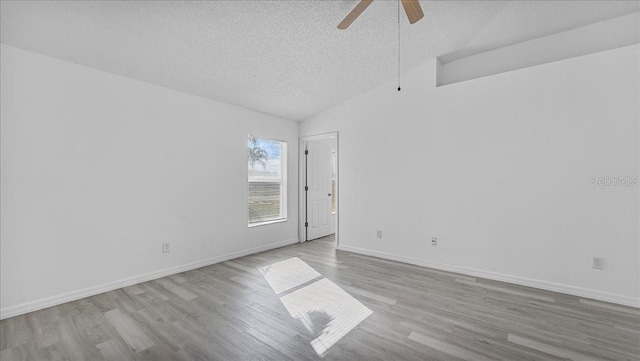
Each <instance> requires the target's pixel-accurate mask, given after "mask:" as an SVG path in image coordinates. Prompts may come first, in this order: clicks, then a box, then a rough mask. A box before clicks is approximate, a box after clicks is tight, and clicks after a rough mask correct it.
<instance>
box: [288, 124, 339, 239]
mask: <svg viewBox="0 0 640 361" xmlns="http://www.w3.org/2000/svg"><path fill="white" fill-rule="evenodd" d="M325 139H335V140H336V220H335V222H336V225H335V226H336V233H335V247H336V248H338V245H339V244H340V236H339V235H340V135H339V134H338V132H329V133H323V134H317V135H310V136H306V137H300V138H299V140H298V150H299V154H298V160H299V161H298V170H299V171H298V184H299V186H298V200H299V202H298V220H299V222H298V240H299V241H300V242H306V241H307V240H306V238H305V236H306V234H305V227H304V221H305V218H306V217H305V216H306V212H307V209H306V208H305V191H304V184H305V177H306V172H305V171H306V167H305V162H306V157H305V154H304V151H305V149H306V145H307V143H308V142H312V141H317V140H325Z"/></svg>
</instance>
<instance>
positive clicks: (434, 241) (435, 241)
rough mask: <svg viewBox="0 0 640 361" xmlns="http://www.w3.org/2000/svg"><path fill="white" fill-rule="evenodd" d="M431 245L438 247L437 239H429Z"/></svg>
mask: <svg viewBox="0 0 640 361" xmlns="http://www.w3.org/2000/svg"><path fill="white" fill-rule="evenodd" d="M431 245H432V246H434V247H435V246H437V245H438V237H431Z"/></svg>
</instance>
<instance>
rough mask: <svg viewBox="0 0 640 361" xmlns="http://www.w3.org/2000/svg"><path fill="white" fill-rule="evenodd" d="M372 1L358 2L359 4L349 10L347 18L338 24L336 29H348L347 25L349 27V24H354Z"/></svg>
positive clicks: (363, 0)
mask: <svg viewBox="0 0 640 361" xmlns="http://www.w3.org/2000/svg"><path fill="white" fill-rule="evenodd" d="M372 1H373V0H360V3H359V4H358V5H356V7H355V8H354V9H353V10H351V12H350V13H349V15H347V17H346V18H344V20H342V21H341V22H340V24H338V29H340V30H344V29H346V28H348V27H349V25H351V23H352V22H354V21H355V20H356V19H357V18H358V16H360V14H362V12H363V11H364V9H366V8H367V6H369V5H370V4H371V2H372Z"/></svg>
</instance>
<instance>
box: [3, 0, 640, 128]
mask: <svg viewBox="0 0 640 361" xmlns="http://www.w3.org/2000/svg"><path fill="white" fill-rule="evenodd" d="M356 3H357V1H356V0H325V1H317V0H316V1H302V0H298V1H295V0H281V1H273V0H262V1H247V0H238V1H209V2H206V1H197V2H186V1H175V2H170V1H64V2H62V1H60V2H56V1H2V2H1V3H0V6H1V7H0V11H1V18H0V21H1V29H0V35H1V39H0V41H1V42H2V43H5V44H8V45H12V46H15V47H19V48H22V49H25V50H29V51H33V52H36V53H40V54H44V55H48V56H52V57H55V58H59V59H63V60H67V61H70V62H74V63H77V64H81V65H85V66H89V67H93V68H97V69H101V70H105V71H108V72H112V73H116V74H120V75H124V76H127V77H130V78H134V79H138V80H142V81H146V82H149V83H153V84H157V85H160V86H164V87H168V88H172V89H177V90H180V91H183V92H187V93H191V94H196V95H199V96H203V97H207V98H211V99H215V100H219V101H222V102H226V103H231V104H235V105H239V106H242V107H245V108H249V109H254V110H257V111H260V112H264V113H269V114H274V115H278V116H281V117H284V118H289V119H295V120H302V119H305V118H308V117H309V116H312V115H314V114H316V113H318V112H321V111H322V110H324V109H327V108H329V107H331V106H333V105H335V104H337V103H339V102H341V101H344V100H346V99H348V98H351V97H353V96H355V95H357V94H359V93H362V92H364V91H366V90H368V89H371V88H373V87H375V86H377V85H379V84H381V83H383V82H385V81H388V80H390V79H393V78H395V77H396V76H397V74H398V68H397V66H398V63H397V61H398V23H397V21H398V3H397V2H396V1H393V0H392V1H389V0H376V1H374V2H373V3H372V4H371V6H369V8H368V9H367V10H366V11H365V12H364V13H363V14H362V16H361V17H360V18H359V19H357V20H356V21H355V23H353V25H351V27H350V28H349V29H347V30H344V31H341V30H338V29H337V28H336V26H337V24H338V23H339V22H340V21H341V20H342V19H343V18H344V16H346V14H347V13H349V11H351V9H352V8H353V7H354V6H355V4H356ZM421 5H422V7H423V10H424V13H425V17H424V19H423V20H421V21H420V22H418V23H416V24H414V25H409V24H408V21H407V19H406V16H405V15H404V13H401V24H400V26H401V30H400V31H401V33H400V45H401V50H400V51H401V53H400V54H401V62H400V70H401V72H402V73H404V72H406V71H408V70H410V69H413V68H415V67H417V66H419V65H421V64H424V63H425V62H427V61H429V60H430V59H432V58H433V57H436V56H443V57H442V58H441V59H445V61H450V60H453V59H456V58H459V57H461V56H466V55H470V54H474V53H478V52H482V51H486V50H491V49H494V48H497V47H501V46H505V45H509V44H513V43H518V42H521V41H524V40H529V39H532V38H536V37H540V36H544V35H548V34H552V33H555V32H559V31H563V30H567V29H571V28H575V27H578V26H582V25H586V24H590V23H593V22H596V21H600V20H605V19H609V18H613V17H616V16H620V15H624V14H628V13H632V12H636V11H640V2H638V1H512V2H509V1H502V0H499V1H421ZM404 91H410V89H406V88H405V89H404Z"/></svg>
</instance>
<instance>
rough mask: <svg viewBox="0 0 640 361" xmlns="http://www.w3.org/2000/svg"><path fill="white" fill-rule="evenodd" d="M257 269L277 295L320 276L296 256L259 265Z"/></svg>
mask: <svg viewBox="0 0 640 361" xmlns="http://www.w3.org/2000/svg"><path fill="white" fill-rule="evenodd" d="M259 270H260V272H261V273H262V275H263V276H264V278H265V279H266V280H267V282H269V285H271V288H273V290H274V291H275V293H276V294H278V295H279V294H281V293H282V292H286V291H288V290H290V289H292V288H295V287H298V286H301V285H302V284H304V283H306V282H309V281H311V280H313V279H314V278H318V277H320V276H321V275H320V273H318V271H316V270H314V269H313V268H311V266H309V265H308V264H306V263H305V262H304V261H303V260H301V259H300V258H298V257H294V258H289V259H288V260H284V261H281V262H277V263H274V264H272V265H269V266H264V267H260V268H259Z"/></svg>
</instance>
